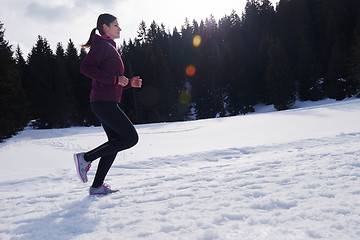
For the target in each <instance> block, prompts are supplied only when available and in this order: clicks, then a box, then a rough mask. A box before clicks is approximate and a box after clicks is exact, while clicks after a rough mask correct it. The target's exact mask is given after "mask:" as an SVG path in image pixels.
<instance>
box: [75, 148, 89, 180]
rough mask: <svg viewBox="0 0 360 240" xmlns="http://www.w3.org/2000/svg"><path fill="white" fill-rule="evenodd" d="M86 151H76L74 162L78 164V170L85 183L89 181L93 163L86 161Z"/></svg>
mask: <svg viewBox="0 0 360 240" xmlns="http://www.w3.org/2000/svg"><path fill="white" fill-rule="evenodd" d="M84 155H85V153H75V154H74V162H75V166H76V172H77V174H78V176H79V178H80V180H81V181H82V182H84V183H86V182H87V181H88V178H87V173H88V171H89V169H90V167H91V163H90V162H87V161H85V159H84Z"/></svg>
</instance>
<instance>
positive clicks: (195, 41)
mask: <svg viewBox="0 0 360 240" xmlns="http://www.w3.org/2000/svg"><path fill="white" fill-rule="evenodd" d="M200 44H201V37H200V36H199V35H196V36H195V37H194V39H193V45H194V47H198V46H200Z"/></svg>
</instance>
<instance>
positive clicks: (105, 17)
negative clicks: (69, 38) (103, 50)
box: [82, 13, 116, 48]
mask: <svg viewBox="0 0 360 240" xmlns="http://www.w3.org/2000/svg"><path fill="white" fill-rule="evenodd" d="M115 19H116V17H115V16H113V15H111V14H108V13H103V14H100V15H99V17H98V19H97V23H96V28H94V29H93V30H92V31H91V33H90V37H89V40H88V41H87V43H85V44H84V45H82V47H84V48H90V47H91V39H92V37H93V36H94V35H95V32H96V30H98V31H99V33H100V35H104V34H105V31H104V28H103V25H104V24H106V25H107V26H110V23H111V22H113V21H115Z"/></svg>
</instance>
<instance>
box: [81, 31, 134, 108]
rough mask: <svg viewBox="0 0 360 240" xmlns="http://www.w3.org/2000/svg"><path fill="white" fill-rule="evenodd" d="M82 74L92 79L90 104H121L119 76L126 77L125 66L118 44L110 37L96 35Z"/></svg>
mask: <svg viewBox="0 0 360 240" xmlns="http://www.w3.org/2000/svg"><path fill="white" fill-rule="evenodd" d="M80 72H81V73H82V74H84V75H85V76H87V77H89V78H91V79H92V88H91V93H90V102H99V101H111V102H118V103H119V102H120V100H121V95H122V91H123V89H126V88H129V87H131V85H130V82H129V84H128V85H127V86H126V87H122V86H120V85H118V84H117V79H118V77H119V76H123V75H124V64H123V61H122V59H121V56H120V54H119V52H118V51H117V50H116V43H115V42H114V41H113V40H112V39H111V38H110V37H108V36H106V35H103V36H100V35H97V34H96V35H94V36H93V37H92V39H91V48H90V51H89V53H88V54H87V55H86V57H85V58H84V60H83V61H82V63H81V67H80Z"/></svg>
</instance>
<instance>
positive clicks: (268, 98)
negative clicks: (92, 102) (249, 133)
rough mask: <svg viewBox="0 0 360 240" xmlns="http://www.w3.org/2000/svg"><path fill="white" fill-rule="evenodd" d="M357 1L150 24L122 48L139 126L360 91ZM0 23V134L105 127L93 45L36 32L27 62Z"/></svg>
mask: <svg viewBox="0 0 360 240" xmlns="http://www.w3.org/2000/svg"><path fill="white" fill-rule="evenodd" d="M359 13H360V2H359V1H358V0H347V1H343V0H290V1H289V0H280V2H279V3H278V4H277V5H276V6H273V5H272V4H271V3H270V2H269V1H268V0H248V1H247V3H246V6H245V9H244V11H243V13H242V14H241V15H238V14H237V13H236V12H235V11H233V12H232V13H231V14H230V15H225V16H224V17H223V18H221V19H220V20H216V19H215V18H214V17H213V16H210V17H209V18H207V19H205V20H202V21H200V22H197V21H195V20H193V21H192V22H190V21H189V20H188V19H186V20H185V23H184V25H183V26H182V27H181V29H177V28H174V29H173V30H172V31H170V30H168V29H167V28H166V27H165V25H164V24H160V25H159V24H157V23H156V22H155V21H153V22H152V23H151V24H150V26H147V25H146V23H145V22H144V21H142V22H141V23H140V25H139V29H138V35H137V36H136V37H135V38H134V39H132V40H131V39H130V40H128V41H124V42H123V43H122V44H121V46H119V49H118V51H119V52H120V54H121V56H122V58H123V61H124V64H125V71H126V72H125V75H126V76H127V77H132V76H135V75H139V76H141V77H142V79H143V87H142V88H141V89H130V90H126V91H124V95H123V100H122V102H121V107H122V109H123V110H124V111H125V112H126V113H127V114H128V116H129V117H130V119H131V120H132V121H133V122H134V123H154V122H165V121H167V122H169V121H184V120H190V119H204V118H214V117H223V116H234V115H238V114H246V113H248V112H253V111H254V106H255V105H256V104H258V103H264V104H274V106H275V108H276V109H277V110H285V109H289V108H291V107H292V105H293V104H294V102H295V101H296V100H297V99H298V100H301V101H306V100H312V101H317V100H320V99H323V98H332V99H337V100H341V99H344V98H346V97H351V96H354V95H357V94H358V91H359V85H358V84H359V82H360V66H359V65H360V17H359V16H360V15H359ZM4 32H5V30H4V28H3V24H1V22H0V64H1V65H0V66H1V68H0V99H1V101H0V111H1V116H0V124H1V132H0V140H2V139H5V138H8V137H10V136H12V135H13V134H14V133H16V132H17V131H19V130H21V129H23V127H24V126H26V125H27V124H28V123H29V122H31V126H33V127H36V128H63V127H70V126H90V125H99V122H98V120H97V119H96V118H95V117H94V115H93V114H92V113H91V110H90V107H89V103H88V101H89V93H90V89H91V81H90V80H89V79H88V78H86V77H85V76H83V75H82V74H80V72H79V68H80V64H81V61H82V59H83V58H84V57H85V56H86V54H87V53H86V51H85V50H84V49H81V50H80V52H79V51H78V50H77V48H76V47H75V45H74V43H73V42H72V41H71V40H69V42H68V43H67V47H66V48H64V47H63V45H62V44H61V43H59V44H58V45H57V47H56V51H55V52H53V51H52V50H51V48H50V46H49V44H48V42H47V40H46V38H43V37H41V36H39V37H38V39H37V42H36V44H35V46H34V47H33V48H32V50H31V52H30V53H29V55H28V56H27V58H26V59H25V58H24V57H23V54H22V52H21V49H20V48H19V47H17V49H16V51H15V52H13V51H12V49H11V46H9V44H8V42H7V41H6V40H5V38H4Z"/></svg>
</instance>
